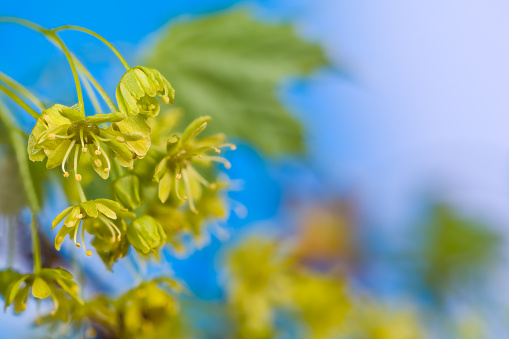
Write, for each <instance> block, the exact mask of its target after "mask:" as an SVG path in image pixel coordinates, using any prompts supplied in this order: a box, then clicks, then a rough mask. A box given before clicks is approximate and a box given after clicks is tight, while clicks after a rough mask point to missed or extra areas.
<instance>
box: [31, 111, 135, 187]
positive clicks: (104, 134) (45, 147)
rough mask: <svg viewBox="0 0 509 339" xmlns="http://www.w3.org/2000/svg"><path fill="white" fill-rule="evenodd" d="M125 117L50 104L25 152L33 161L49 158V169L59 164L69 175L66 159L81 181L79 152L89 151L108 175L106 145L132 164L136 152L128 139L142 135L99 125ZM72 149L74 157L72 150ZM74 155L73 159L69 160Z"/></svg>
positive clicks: (127, 164) (94, 163) (100, 170)
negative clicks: (130, 146)
mask: <svg viewBox="0 0 509 339" xmlns="http://www.w3.org/2000/svg"><path fill="white" fill-rule="evenodd" d="M124 118H125V114H124V113H122V112H115V113H107V114H95V115H92V116H89V117H85V115H84V114H83V113H82V112H80V111H79V110H77V109H76V108H74V107H66V106H63V105H59V104H56V105H53V106H52V107H50V108H48V109H45V110H44V111H43V112H42V115H41V118H40V119H39V120H37V123H36V124H35V127H34V128H33V130H32V133H31V134H30V136H29V139H28V155H29V158H30V160H32V161H43V160H44V159H45V158H46V157H48V161H47V162H46V167H47V168H48V169H50V168H55V167H57V166H61V167H62V172H63V173H64V177H68V176H69V172H68V171H67V170H66V164H67V163H68V162H69V163H70V164H71V165H70V166H71V168H72V169H73V170H74V173H75V174H74V176H75V179H76V180H77V181H81V174H79V172H78V160H79V156H80V152H81V153H89V155H90V160H91V163H92V167H93V168H94V170H95V171H96V172H97V173H98V174H99V175H100V176H101V177H102V178H103V179H106V178H108V175H109V171H110V169H111V161H110V158H109V157H108V154H107V150H106V149H105V148H104V146H106V147H107V148H108V149H109V150H111V151H112V152H113V153H114V154H115V158H116V160H117V161H118V163H119V164H120V165H121V166H124V167H132V164H133V161H134V158H135V157H136V153H135V152H133V151H132V150H131V149H130V148H129V146H128V145H126V142H127V141H135V140H139V139H141V138H143V137H144V135H143V134H142V133H137V132H121V131H118V130H115V129H114V128H113V127H112V126H110V127H109V128H101V127H99V126H100V125H102V124H105V123H112V124H113V123H116V122H120V121H122V120H123V119H124ZM73 148H75V151H74V157H71V152H72V150H73ZM72 158H73V160H74V161H71V159H72Z"/></svg>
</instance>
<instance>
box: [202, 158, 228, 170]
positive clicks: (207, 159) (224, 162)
mask: <svg viewBox="0 0 509 339" xmlns="http://www.w3.org/2000/svg"><path fill="white" fill-rule="evenodd" d="M203 160H206V161H215V162H220V163H222V164H223V165H224V167H225V168H226V169H229V168H231V167H232V164H231V163H230V162H229V161H228V160H226V159H225V158H223V157H216V156H210V155H207V156H204V157H203Z"/></svg>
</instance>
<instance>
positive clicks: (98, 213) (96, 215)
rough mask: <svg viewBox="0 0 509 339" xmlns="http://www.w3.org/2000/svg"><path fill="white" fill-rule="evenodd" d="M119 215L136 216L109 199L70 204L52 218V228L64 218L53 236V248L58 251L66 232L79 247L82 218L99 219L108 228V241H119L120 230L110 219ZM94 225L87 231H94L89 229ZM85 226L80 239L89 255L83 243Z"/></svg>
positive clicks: (131, 217)
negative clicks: (54, 236)
mask: <svg viewBox="0 0 509 339" xmlns="http://www.w3.org/2000/svg"><path fill="white" fill-rule="evenodd" d="M119 217H120V218H129V219H133V218H135V217H136V216H135V214H134V213H131V212H128V210H127V209H126V208H123V207H122V205H120V203H118V202H116V201H113V200H109V199H96V200H88V201H85V202H82V203H81V204H78V205H76V206H70V207H68V208H66V209H65V210H63V211H62V212H61V213H60V214H59V215H57V216H56V217H55V219H54V220H53V223H52V227H51V229H54V228H55V227H56V226H57V225H58V224H60V223H61V222H62V221H64V219H65V221H64V224H63V226H62V228H60V231H58V234H57V236H56V238H55V248H56V249H57V250H58V251H59V250H60V246H62V242H63V241H64V238H65V236H66V235H68V234H69V238H72V239H74V244H75V245H76V246H77V247H81V244H80V243H78V242H77V241H76V238H77V235H78V230H79V227H80V225H81V221H82V220H84V221H89V220H90V219H96V220H99V221H100V222H102V225H103V226H106V227H107V228H108V230H109V232H110V234H111V237H110V241H111V242H112V243H114V242H115V241H120V240H121V236H122V232H120V230H119V228H118V227H117V226H116V225H115V223H113V222H112V220H116V219H117V218H119ZM87 226H88V225H87ZM95 226H96V225H92V226H89V227H88V230H89V233H96V232H94V231H91V227H95ZM85 228H87V227H86V226H85V225H84V226H83V227H82V228H81V241H82V244H83V249H84V250H85V253H86V254H87V255H88V256H90V255H92V251H90V250H88V251H87V249H86V245H85Z"/></svg>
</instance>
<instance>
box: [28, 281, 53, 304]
mask: <svg viewBox="0 0 509 339" xmlns="http://www.w3.org/2000/svg"><path fill="white" fill-rule="evenodd" d="M50 294H51V289H50V288H49V286H48V284H46V282H45V281H44V280H42V279H41V278H39V277H37V278H35V280H34V285H33V286H32V295H33V296H34V297H36V298H38V299H44V298H47V297H49V296H50Z"/></svg>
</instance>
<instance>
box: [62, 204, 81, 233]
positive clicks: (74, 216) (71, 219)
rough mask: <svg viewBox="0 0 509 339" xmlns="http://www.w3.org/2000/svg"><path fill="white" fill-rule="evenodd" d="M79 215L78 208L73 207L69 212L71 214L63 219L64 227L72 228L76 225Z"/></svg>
mask: <svg viewBox="0 0 509 339" xmlns="http://www.w3.org/2000/svg"><path fill="white" fill-rule="evenodd" d="M79 214H80V208H79V206H74V207H73V209H72V210H71V213H69V215H68V216H67V218H65V221H64V225H65V226H66V227H69V228H71V227H74V226H75V225H76V223H77V222H78V221H79V220H80V219H78V215H79Z"/></svg>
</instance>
